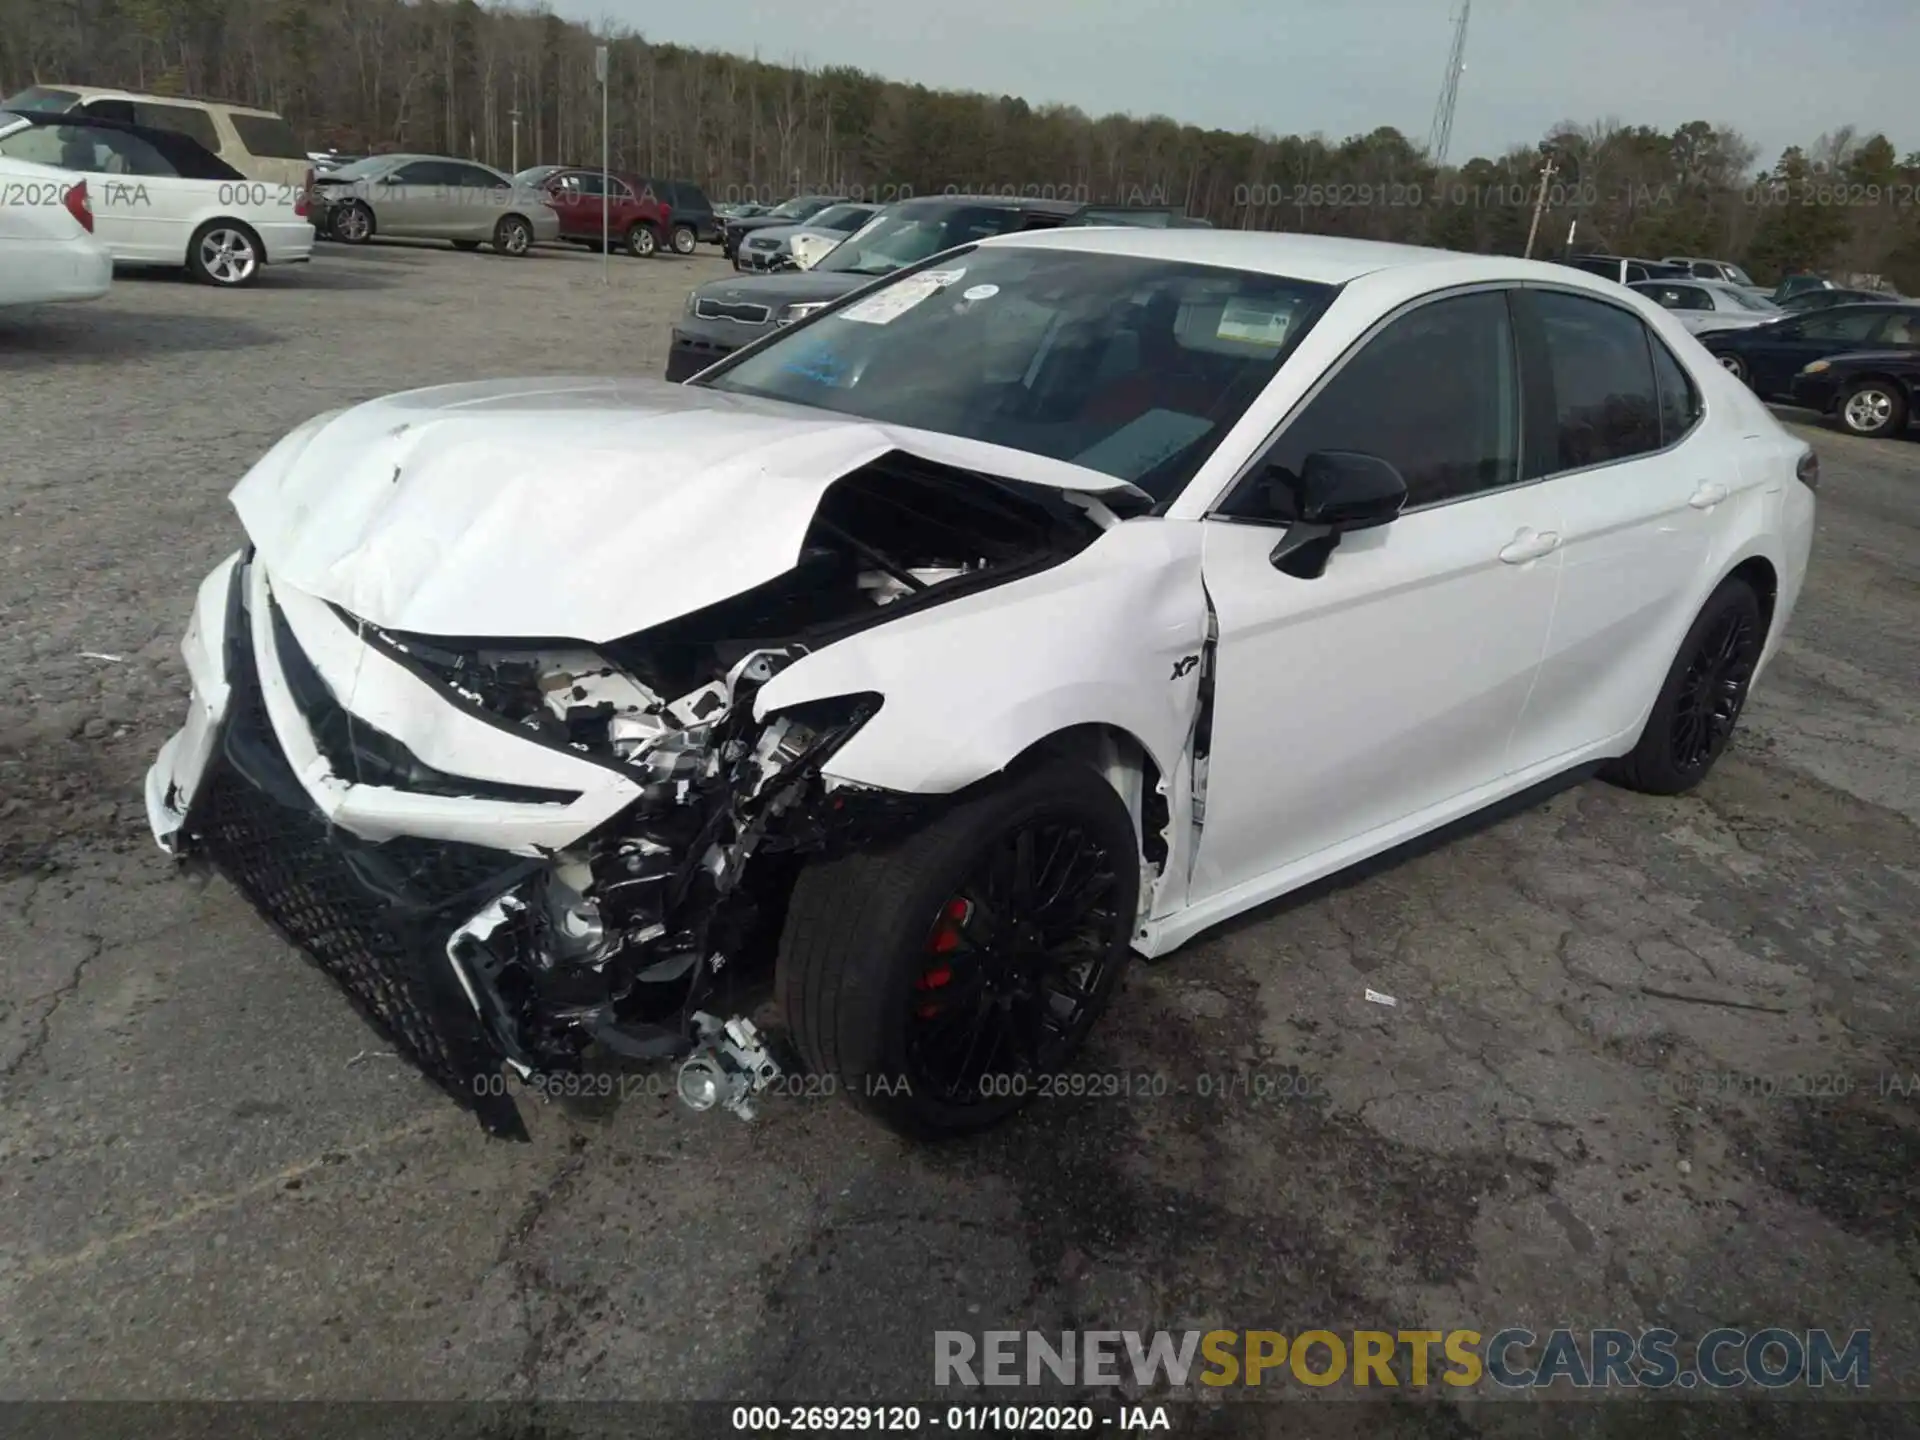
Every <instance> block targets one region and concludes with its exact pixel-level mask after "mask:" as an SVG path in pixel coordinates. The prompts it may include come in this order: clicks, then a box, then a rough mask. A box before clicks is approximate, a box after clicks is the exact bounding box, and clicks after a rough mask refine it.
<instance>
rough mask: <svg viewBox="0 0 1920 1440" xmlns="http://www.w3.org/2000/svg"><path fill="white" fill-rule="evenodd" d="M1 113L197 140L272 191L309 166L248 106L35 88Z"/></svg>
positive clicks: (300, 149) (277, 126)
mask: <svg viewBox="0 0 1920 1440" xmlns="http://www.w3.org/2000/svg"><path fill="white" fill-rule="evenodd" d="M0 110H16V111H39V112H42V113H44V112H47V111H53V112H55V113H57V114H64V113H66V112H67V111H79V112H80V113H82V114H85V115H88V116H91V117H93V118H95V119H104V120H125V121H129V122H131V123H132V124H135V125H151V126H152V127H153V128H154V129H156V130H173V131H176V132H178V133H179V134H182V135H188V136H191V137H192V138H193V139H195V140H198V141H199V142H200V143H201V144H202V145H204V146H206V147H207V149H209V150H211V151H212V152H213V153H214V154H215V155H218V156H219V157H220V158H221V159H222V160H224V161H226V162H227V163H228V164H229V165H231V166H233V168H234V169H236V170H238V171H239V172H240V173H241V174H242V175H244V176H246V177H247V179H249V180H264V181H266V182H267V183H268V184H272V185H305V184H306V183H307V178H308V173H309V171H310V170H311V168H312V165H313V162H312V161H311V160H310V159H308V158H307V151H306V147H305V146H304V145H302V144H300V142H299V140H298V138H297V137H296V136H295V135H294V133H293V127H292V126H290V125H288V124H287V122H286V121H285V120H284V119H282V118H281V117H280V116H279V115H276V114H275V113H274V112H273V111H271V110H260V109H256V108H254V107H253V106H251V105H230V104H228V103H226V102H225V101H222V100H195V99H190V98H188V97H185V96H179V95H142V94H139V93H137V92H135V91H132V90H109V89H102V88H100V87H98V86H93V85H34V86H30V87H29V88H27V89H25V90H22V91H20V92H19V94H17V95H9V96H8V97H7V98H6V99H5V100H0Z"/></svg>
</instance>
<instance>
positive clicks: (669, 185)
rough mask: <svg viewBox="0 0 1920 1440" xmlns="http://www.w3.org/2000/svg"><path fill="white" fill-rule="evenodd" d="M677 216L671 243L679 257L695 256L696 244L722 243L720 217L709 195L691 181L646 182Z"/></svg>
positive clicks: (674, 219) (675, 216) (670, 238)
mask: <svg viewBox="0 0 1920 1440" xmlns="http://www.w3.org/2000/svg"><path fill="white" fill-rule="evenodd" d="M642 183H643V184H644V185H646V186H647V187H648V188H649V189H650V190H652V192H653V194H654V197H655V198H656V199H658V200H659V201H660V203H661V204H662V205H665V206H666V207H667V209H668V210H669V211H671V212H672V214H673V233H672V235H671V236H670V237H669V243H670V244H671V245H672V247H673V253H674V254H676V255H691V254H692V253H693V247H694V246H695V245H696V244H699V243H701V242H703V241H704V242H705V243H706V244H709V245H718V244H719V243H720V233H721V232H720V217H719V216H717V215H715V214H714V213H713V202H712V201H711V200H709V199H707V192H706V191H704V190H702V189H701V188H700V187H699V186H698V185H696V184H694V183H693V182H692V181H691V180H658V179H648V180H644V181H643V182H642Z"/></svg>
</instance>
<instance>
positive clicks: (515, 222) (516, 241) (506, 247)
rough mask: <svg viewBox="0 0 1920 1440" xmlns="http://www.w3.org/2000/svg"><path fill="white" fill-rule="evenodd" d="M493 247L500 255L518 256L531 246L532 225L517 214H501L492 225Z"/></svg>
mask: <svg viewBox="0 0 1920 1440" xmlns="http://www.w3.org/2000/svg"><path fill="white" fill-rule="evenodd" d="M493 248H494V250H495V251H496V252H497V253H499V254H501V255H513V256H520V255H524V254H526V253H527V251H529V250H531V249H532V248H533V226H531V225H529V224H528V223H527V222H526V220H525V218H524V217H522V216H519V215H502V216H501V217H500V223H499V224H498V225H496V226H494V227H493Z"/></svg>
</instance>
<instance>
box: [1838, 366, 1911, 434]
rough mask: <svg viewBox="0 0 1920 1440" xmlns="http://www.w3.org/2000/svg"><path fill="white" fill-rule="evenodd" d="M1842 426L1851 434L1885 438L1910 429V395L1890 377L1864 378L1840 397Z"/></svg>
mask: <svg viewBox="0 0 1920 1440" xmlns="http://www.w3.org/2000/svg"><path fill="white" fill-rule="evenodd" d="M1838 413H1839V416H1840V428H1841V429H1843V430H1845V431H1846V432H1847V433H1848V434H1849V435H1860V436H1864V437H1865V438H1867V439H1869V440H1884V439H1885V438H1886V437H1887V436H1889V435H1898V434H1901V433H1902V432H1903V431H1905V430H1906V428H1907V397H1906V396H1905V395H1903V394H1902V393H1901V391H1900V387H1899V386H1897V385H1895V384H1893V383H1892V382H1891V381H1888V380H1862V381H1861V382H1860V383H1859V384H1858V385H1855V386H1854V387H1853V388H1852V389H1850V390H1848V391H1847V393H1846V394H1845V395H1844V396H1842V397H1841V399H1840V405H1839V412H1838Z"/></svg>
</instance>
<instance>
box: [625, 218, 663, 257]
mask: <svg viewBox="0 0 1920 1440" xmlns="http://www.w3.org/2000/svg"><path fill="white" fill-rule="evenodd" d="M659 248H660V237H659V236H657V235H655V234H654V233H653V227H652V226H650V225H647V224H645V223H636V224H635V225H633V226H631V227H630V228H629V229H628V230H627V253H628V254H629V255H631V256H633V258H634V259H636V260H646V259H648V258H650V257H651V256H652V255H653V254H654V253H655V252H656V251H657V250H659Z"/></svg>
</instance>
